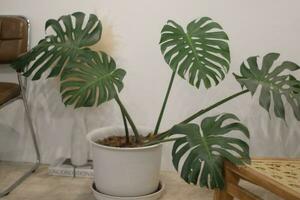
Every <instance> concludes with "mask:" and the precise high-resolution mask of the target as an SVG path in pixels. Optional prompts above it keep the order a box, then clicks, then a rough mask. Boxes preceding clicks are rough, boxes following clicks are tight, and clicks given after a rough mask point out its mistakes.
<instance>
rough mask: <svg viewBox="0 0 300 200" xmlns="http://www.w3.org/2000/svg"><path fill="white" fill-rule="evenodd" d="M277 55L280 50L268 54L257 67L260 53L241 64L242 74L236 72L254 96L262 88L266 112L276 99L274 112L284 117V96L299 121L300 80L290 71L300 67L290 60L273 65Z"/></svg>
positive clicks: (242, 83) (261, 96)
mask: <svg viewBox="0 0 300 200" xmlns="http://www.w3.org/2000/svg"><path fill="white" fill-rule="evenodd" d="M278 57H279V54H278V53H269V54H267V55H265V56H264V57H263V61H262V66H261V67H258V60H257V58H258V57H257V56H254V57H250V58H248V59H247V62H244V63H243V64H242V65H241V68H240V72H241V75H236V74H234V75H235V77H236V80H237V81H238V82H239V83H240V84H241V86H242V87H246V88H247V89H248V90H250V92H251V94H252V95H254V93H255V92H256V91H257V90H259V89H260V95H259V104H260V105H261V106H262V107H263V108H264V109H265V110H266V111H268V112H269V111H270V107H271V102H273V105H274V113H275V115H276V116H277V117H279V118H282V119H285V105H284V102H283V97H285V99H286V101H287V103H289V104H290V106H291V107H292V109H293V112H294V115H295V117H296V119H297V120H298V121H300V81H299V80H297V79H296V78H295V77H294V76H293V75H292V74H290V73H289V72H294V71H296V70H299V69H300V67H299V66H298V65H297V64H296V63H293V62H290V61H284V62H283V63H281V64H280V65H277V66H274V62H275V61H276V60H277V59H278ZM247 65H248V66H247Z"/></svg>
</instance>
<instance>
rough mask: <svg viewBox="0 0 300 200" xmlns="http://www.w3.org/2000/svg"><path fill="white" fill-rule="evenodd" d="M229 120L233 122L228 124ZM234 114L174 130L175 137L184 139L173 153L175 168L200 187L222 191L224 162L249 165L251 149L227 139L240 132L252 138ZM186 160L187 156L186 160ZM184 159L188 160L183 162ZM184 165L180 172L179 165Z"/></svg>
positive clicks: (222, 115)
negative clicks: (233, 132)
mask: <svg viewBox="0 0 300 200" xmlns="http://www.w3.org/2000/svg"><path fill="white" fill-rule="evenodd" d="M228 120H231V121H232V120H233V121H234V122H231V123H226V124H224V123H225V122H226V121H228ZM238 121H239V119H238V118H237V117H236V116H235V115H233V114H227V113H226V114H221V115H217V116H213V117H207V118H205V119H204V120H203V121H202V122H201V128H200V126H199V125H197V124H193V123H191V124H179V125H176V126H174V127H173V128H172V129H171V133H172V135H181V136H183V137H179V138H178V139H177V140H176V141H175V143H174V145H173V149H172V158H173V165H174V167H175V168H176V170H177V171H181V177H182V178H183V179H184V180H185V181H186V182H187V183H192V184H199V185H200V186H201V187H208V188H211V189H214V188H223V187H224V178H223V159H224V158H225V159H227V160H229V161H231V162H232V163H234V164H237V165H241V164H244V163H248V162H250V157H249V146H248V144H247V143H246V142H245V141H243V140H242V139H237V138H233V137H229V136H227V134H229V133H231V132H232V131H238V132H239V133H241V135H244V136H246V137H247V138H249V131H248V129H247V127H245V126H244V125H243V124H241V123H240V122H238ZM185 156H187V157H186V158H185ZM184 158H185V159H184ZM182 160H183V161H184V162H183V165H182V167H181V169H179V163H180V161H182Z"/></svg>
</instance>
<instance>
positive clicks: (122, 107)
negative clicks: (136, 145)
mask: <svg viewBox="0 0 300 200" xmlns="http://www.w3.org/2000/svg"><path fill="white" fill-rule="evenodd" d="M115 100H116V101H117V103H118V105H119V106H120V109H121V110H122V113H124V116H125V117H126V118H127V120H128V123H129V124H130V126H131V128H132V131H133V133H134V136H135V140H136V142H140V141H141V139H140V135H139V132H138V130H137V128H136V126H135V124H134V122H133V120H132V118H131V117H130V115H129V113H128V112H127V110H126V108H125V106H124V105H123V103H122V102H121V100H120V98H119V96H118V95H116V96H115Z"/></svg>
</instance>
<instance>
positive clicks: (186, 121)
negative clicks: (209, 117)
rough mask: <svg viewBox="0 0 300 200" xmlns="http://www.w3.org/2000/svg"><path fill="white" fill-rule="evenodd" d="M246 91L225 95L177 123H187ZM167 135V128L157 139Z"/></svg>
mask: <svg viewBox="0 0 300 200" xmlns="http://www.w3.org/2000/svg"><path fill="white" fill-rule="evenodd" d="M247 92H249V90H243V91H241V92H238V93H235V94H233V95H231V96H229V97H226V98H225V99H222V100H221V101H218V102H216V103H215V104H213V105H211V106H209V107H207V108H205V109H202V110H200V111H198V112H197V113H195V114H193V115H191V116H190V117H188V118H187V119H185V120H183V121H182V122H180V123H179V124H186V123H189V122H190V121H193V120H194V119H196V118H197V117H199V116H201V115H203V114H204V113H206V112H208V111H210V110H212V109H214V108H216V107H218V106H220V105H222V104H224V103H226V102H227V101H230V100H231V99H234V98H236V97H238V96H240V95H243V94H245V93H247ZM169 135H170V133H169V130H167V131H165V132H163V133H160V134H158V137H157V139H158V140H160V139H162V138H165V137H167V136H169Z"/></svg>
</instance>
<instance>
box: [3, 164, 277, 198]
mask: <svg viewBox="0 0 300 200" xmlns="http://www.w3.org/2000/svg"><path fill="white" fill-rule="evenodd" d="M0 170H1V173H0V186H1V185H3V183H4V181H3V180H8V179H10V180H11V178H12V176H16V175H17V174H19V172H20V169H17V168H16V167H12V166H10V167H7V166H6V167H4V166H3V165H2V166H1V165H0ZM161 177H162V180H163V181H164V182H165V183H166V191H165V193H164V195H163V197H162V198H161V200H213V192H212V191H209V190H206V189H200V188H199V187H197V186H191V185H187V184H185V183H184V182H183V181H182V180H181V179H180V178H179V176H178V175H177V174H176V173H175V172H166V171H165V172H162V175H161ZM91 183H92V180H91V179H89V178H70V177H56V176H48V174H47V166H42V167H40V168H39V169H38V170H37V171H36V172H35V173H34V174H33V175H32V176H30V178H28V179H26V180H25V182H23V183H22V184H21V185H20V186H19V187H17V188H16V189H15V190H14V191H13V192H11V193H10V194H9V195H8V196H6V197H3V198H2V199H1V200H95V199H94V197H93V195H92V193H91V190H90V185H91ZM243 185H245V187H247V188H250V189H251V190H252V191H255V193H256V194H258V195H259V196H261V197H262V198H264V199H266V200H277V199H278V198H276V197H275V196H273V195H271V194H269V193H267V192H265V191H264V190H262V189H260V188H258V187H254V186H252V185H251V186H250V185H249V184H243ZM0 189H2V188H0Z"/></svg>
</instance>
